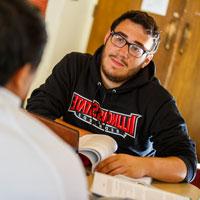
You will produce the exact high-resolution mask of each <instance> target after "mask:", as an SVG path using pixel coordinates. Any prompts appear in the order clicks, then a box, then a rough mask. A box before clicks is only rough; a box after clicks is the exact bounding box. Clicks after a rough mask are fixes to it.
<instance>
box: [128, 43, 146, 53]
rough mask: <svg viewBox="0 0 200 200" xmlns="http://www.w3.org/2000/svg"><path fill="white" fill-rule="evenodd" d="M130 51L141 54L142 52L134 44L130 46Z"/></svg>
mask: <svg viewBox="0 0 200 200" xmlns="http://www.w3.org/2000/svg"><path fill="white" fill-rule="evenodd" d="M130 49H131V51H133V52H140V53H141V52H142V51H143V50H142V49H141V48H140V47H138V46H137V45H135V44H132V45H131V46H130Z"/></svg>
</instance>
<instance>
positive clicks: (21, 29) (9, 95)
mask: <svg viewBox="0 0 200 200" xmlns="http://www.w3.org/2000/svg"><path fill="white" fill-rule="evenodd" d="M46 39H47V36H46V30H45V26H44V23H43V21H42V19H41V17H40V16H39V14H38V13H37V12H36V10H34V9H33V8H32V7H31V6H30V5H29V4H28V3H27V1H25V0H6V1H0V43H1V46H0V158H1V170H0V185H1V187H0V199H5V200H6V199H41V200H44V199H54V200H55V199H60V200H61V199H77V200H78V199H88V198H87V185H86V180H85V175H84V170H83V167H82V165H81V163H80V160H79V159H78V158H77V155H76V154H75V153H74V152H73V150H72V149H71V148H70V147H69V146H67V145H66V144H65V143H64V142H63V141H61V140H60V139H59V138H58V137H57V136H56V135H54V134H53V133H52V132H51V131H50V130H49V129H47V128H46V127H45V126H44V125H42V124H41V123H39V122H38V121H36V120H35V119H33V118H32V117H31V116H30V115H29V114H28V113H27V112H25V111H23V110H22V109H20V104H21V100H23V99H24V98H25V96H26V93H27V90H28V88H29V85H30V83H31V81H32V78H33V75H34V73H35V70H36V68H37V65H38V63H39V61H40V59H41V55H42V52H43V49H44V45H45V43H46Z"/></svg>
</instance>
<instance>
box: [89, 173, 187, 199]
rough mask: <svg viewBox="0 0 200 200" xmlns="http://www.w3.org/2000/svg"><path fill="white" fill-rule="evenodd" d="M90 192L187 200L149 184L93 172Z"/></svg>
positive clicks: (132, 197)
mask: <svg viewBox="0 0 200 200" xmlns="http://www.w3.org/2000/svg"><path fill="white" fill-rule="evenodd" d="M91 192H92V193H94V194H98V195H101V196H105V197H113V198H114V197H116V198H119V197H120V198H130V199H139V200H189V199H190V198H189V197H184V196H181V195H177V194H174V193H170V192H166V191H163V190H160V189H157V188H154V187H151V186H144V185H141V184H138V183H135V182H127V181H126V180H123V179H118V178H117V177H114V176H109V175H106V174H102V173H99V172H95V175H94V180H93V185H92V188H91Z"/></svg>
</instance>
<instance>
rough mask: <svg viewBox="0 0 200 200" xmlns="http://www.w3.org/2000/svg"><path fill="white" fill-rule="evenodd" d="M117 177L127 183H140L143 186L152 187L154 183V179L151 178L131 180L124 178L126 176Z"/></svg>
mask: <svg viewBox="0 0 200 200" xmlns="http://www.w3.org/2000/svg"><path fill="white" fill-rule="evenodd" d="M115 177H117V178H118V179H123V180H126V181H130V182H136V183H140V184H143V185H151V183H152V178H151V177H142V178H130V177H128V176H124V175H121V174H119V175H116V176H115Z"/></svg>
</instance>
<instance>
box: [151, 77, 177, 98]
mask: <svg viewBox="0 0 200 200" xmlns="http://www.w3.org/2000/svg"><path fill="white" fill-rule="evenodd" d="M147 89H148V90H149V91H150V93H151V96H152V98H162V99H168V100H170V99H173V96H172V95H171V94H170V92H169V91H168V90H167V89H166V88H165V87H164V86H163V85H162V84H161V83H160V81H159V80H158V79H157V78H153V80H152V81H150V82H149V84H148V86H147Z"/></svg>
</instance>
